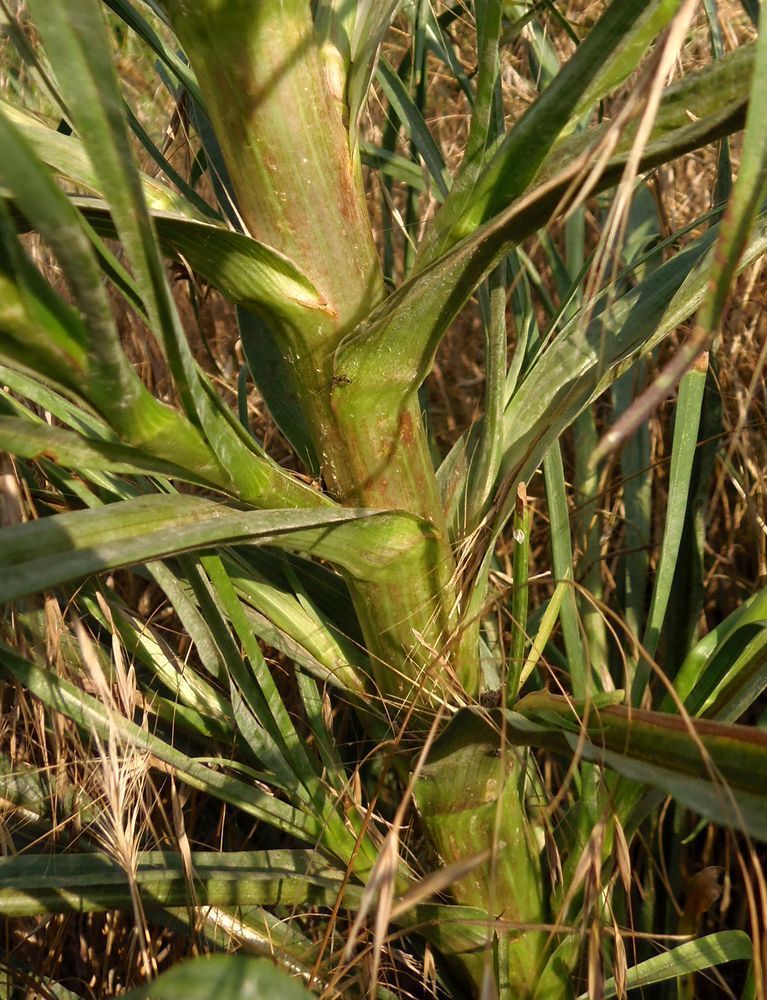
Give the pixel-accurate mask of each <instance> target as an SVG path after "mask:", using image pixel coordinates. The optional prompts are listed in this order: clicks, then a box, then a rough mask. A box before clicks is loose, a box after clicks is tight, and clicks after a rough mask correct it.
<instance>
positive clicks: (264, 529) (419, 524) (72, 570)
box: [0, 494, 434, 600]
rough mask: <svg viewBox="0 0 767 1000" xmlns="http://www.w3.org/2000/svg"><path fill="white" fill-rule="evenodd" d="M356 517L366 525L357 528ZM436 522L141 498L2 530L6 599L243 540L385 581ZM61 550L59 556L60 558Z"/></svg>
mask: <svg viewBox="0 0 767 1000" xmlns="http://www.w3.org/2000/svg"><path fill="white" fill-rule="evenodd" d="M353 525H357V526H358V527H356V528H354V529H352V526H353ZM433 533H434V529H433V528H432V526H431V525H429V524H427V523H426V522H424V521H421V520H420V519H419V518H417V517H415V516H413V515H409V514H405V513H386V512H380V511H368V510H355V509H353V508H345V509H343V510H323V511H310V510H276V511H240V510H236V509H234V508H230V507H226V506H225V505H223V504H217V503H214V502H212V501H210V500H206V499H203V498H202V497H194V496H189V495H186V494H172V495H167V494H166V495H157V496H141V497H138V498H136V499H133V500H126V501H123V502H121V503H118V504H107V505H106V506H104V507H100V508H98V509H96V510H79V511H73V512H70V513H67V514H57V515H55V516H52V517H46V518H41V519H39V520H37V521H33V522H30V523H28V524H22V525H17V526H14V527H11V528H7V529H5V530H4V531H3V533H2V538H0V567H7V568H10V567H13V573H12V574H7V575H6V577H5V579H3V580H0V600H13V599H14V598H16V597H20V596H22V595H24V594H29V593H33V592H34V591H38V590H43V589H46V588H50V587H54V586H57V585H58V584H60V583H64V582H65V581H67V580H73V579H77V578H78V577H82V576H87V575H89V574H91V573H98V572H102V571H105V570H109V569H116V568H118V567H121V566H129V565H132V564H135V563H144V562H147V561H148V560H153V559H163V558H166V557H167V556H170V555H176V554H177V553H180V552H189V551H193V550H195V549H201V548H206V547H208V546H211V545H217V544H222V545H231V544H234V543H237V542H247V543H248V544H269V545H277V546H279V547H280V548H286V549H287V550H288V551H297V552H299V553H300V554H302V555H311V556H316V557H317V558H320V559H327V560H328V561H329V562H332V563H334V564H335V565H338V566H341V567H343V568H344V569H345V570H347V571H348V572H349V573H351V574H352V575H353V576H355V577H356V578H358V579H360V580H367V581H371V582H375V581H379V580H385V579H386V577H387V573H388V572H397V571H400V572H401V567H402V564H403V561H405V560H407V558H408V557H409V556H410V555H411V554H412V555H415V556H416V557H420V555H421V553H422V551H423V548H424V546H429V545H430V544H431V542H432V539H433ZM54 557H56V558H54Z"/></svg>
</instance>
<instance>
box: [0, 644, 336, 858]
mask: <svg viewBox="0 0 767 1000" xmlns="http://www.w3.org/2000/svg"><path fill="white" fill-rule="evenodd" d="M0 663H1V664H2V668H3V670H4V671H6V672H7V673H8V674H10V675H11V677H13V678H14V679H15V680H17V681H18V682H19V683H20V684H22V685H23V686H24V687H25V688H27V689H28V690H29V691H30V692H31V693H32V694H33V695H34V696H35V697H36V698H39V699H40V701H42V702H43V704H45V705H47V706H48V707H49V708H52V709H55V710H56V711H57V712H61V714H62V715H65V716H67V718H69V719H71V720H72V721H73V722H74V723H75V724H76V725H77V726H78V728H80V729H82V730H83V731H84V732H85V733H86V734H87V733H96V734H98V735H99V736H100V737H101V738H102V739H108V738H109V735H110V732H114V733H115V734H116V735H117V737H118V738H119V739H120V740H121V741H122V742H124V743H126V744H127V745H129V746H132V747H135V748H136V749H137V750H139V751H143V752H145V753H146V754H148V755H150V756H151V757H155V758H156V759H157V760H159V761H162V763H163V764H165V765H167V766H168V767H170V768H172V769H173V770H174V772H175V773H176V774H177V775H178V777H179V778H181V779H182V780H183V781H185V782H186V783H187V784H189V785H191V786H192V787H193V788H198V789H201V790H202V791H204V792H206V793H207V794H208V795H211V796H213V797H214V798H217V799H220V800H221V801H223V802H228V803H229V804H230V805H233V806H236V807H237V808H238V809H241V810H242V811H243V812H245V813H247V814H248V815H250V816H253V817H254V818H256V819H259V820H262V821H263V822H264V823H268V824H269V825H271V826H274V827H276V828H277V829H279V830H282V831H283V832H284V833H288V834H290V835H291V836H294V837H297V838H298V839H299V840H302V841H304V842H309V843H312V842H315V841H316V840H317V838H318V837H319V835H320V833H321V828H320V823H319V820H318V819H317V818H316V817H314V816H312V815H310V814H307V813H304V812H302V811H301V810H300V809H297V808H295V807H294V806H291V805H289V804H288V803H286V802H283V801H281V800H280V799H277V798H275V797H274V796H273V795H270V794H268V793H267V792H264V791H263V790H262V789H260V788H258V787H256V786H253V785H248V784H246V783H245V782H243V781H240V780H239V779H237V778H231V777H229V776H228V775H226V774H222V773H221V772H220V771H217V770H215V769H214V768H212V767H207V766H205V765H203V764H198V763H197V762H196V761H195V760H193V759H192V758H190V757H187V756H186V754H183V753H181V752H180V751H179V750H176V749H175V748H174V747H172V746H170V745H169V744H168V743H165V742H164V741H163V740H161V739H159V738H158V737H156V736H154V735H152V734H151V733H149V732H147V731H146V730H145V729H143V728H142V727H141V726H137V725H135V724H134V723H133V722H131V721H129V720H128V719H125V718H123V717H122V716H118V715H116V714H115V713H114V712H109V711H107V709H105V708H104V706H103V705H102V704H101V702H100V701H98V700H97V699H96V698H94V697H92V696H91V695H89V694H86V693H85V692H84V691H81V690H79V689H78V688H76V687H74V685H72V684H70V683H69V682H68V681H65V680H62V679H61V678H60V677H57V676H56V675H55V674H53V673H51V671H49V670H45V669H43V668H42V667H39V666H37V665H36V664H33V663H30V662H28V661H27V660H24V659H23V658H22V657H20V656H19V655H18V654H17V653H15V652H14V651H13V650H11V649H9V648H8V647H7V646H5V645H0ZM221 763H222V766H225V764H226V761H225V760H223V759H222V762H221Z"/></svg>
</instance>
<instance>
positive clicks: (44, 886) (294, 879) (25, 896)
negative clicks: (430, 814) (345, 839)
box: [0, 850, 353, 916]
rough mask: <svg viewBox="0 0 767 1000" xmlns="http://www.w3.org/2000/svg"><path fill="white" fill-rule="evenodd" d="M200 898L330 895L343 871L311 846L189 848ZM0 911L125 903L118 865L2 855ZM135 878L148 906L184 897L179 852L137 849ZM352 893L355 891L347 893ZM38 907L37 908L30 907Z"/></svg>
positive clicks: (260, 900)
mask: <svg viewBox="0 0 767 1000" xmlns="http://www.w3.org/2000/svg"><path fill="white" fill-rule="evenodd" d="M191 858H192V866H193V870H194V873H195V893H196V895H197V897H198V902H199V904H200V905H203V906H204V905H210V906H235V905H240V906H248V905H263V904H267V903H275V902H277V901H278V900H282V901H283V902H284V903H285V904H286V905H288V906H290V905H294V904H305V903H310V904H311V903H312V902H313V901H314V902H317V903H321V902H324V901H328V900H329V901H331V902H334V901H335V898H334V895H333V894H334V893H335V894H336V896H337V894H338V892H339V891H340V889H341V886H342V882H343V878H344V871H343V870H339V869H337V868H335V867H333V866H332V865H330V864H328V862H327V861H325V860H324V859H323V858H322V857H321V856H320V855H318V854H317V853H316V852H314V851H302V850H292V851H291V850H282V851H280V850H278V851H242V852H238V851H235V852H228V853H219V852H216V851H206V852H202V851H195V852H193V853H192V856H191ZM0 870H2V889H0V912H2V913H3V914H4V915H8V916H11V915H13V916H20V915H22V914H34V913H44V912H54V913H55V912H60V913H61V912H72V911H74V912H97V911H99V910H105V909H112V908H124V907H129V906H130V886H129V883H128V878H127V876H126V874H125V872H124V870H123V869H122V868H120V867H119V866H118V865H116V864H115V863H114V861H113V860H112V859H110V858H109V857H107V856H105V855H103V854H94V853H88V854H58V855H55V854H53V855H52V854H44V855H39V854H38V855H35V854H22V855H17V856H15V857H8V858H3V859H2V860H0ZM136 881H137V884H138V887H139V892H140V894H141V897H142V899H143V900H144V902H145V903H146V904H147V905H154V906H155V907H156V906H162V907H173V906H185V905H187V904H188V903H189V882H188V880H187V879H186V876H185V873H184V865H183V861H182V858H181V855H180V854H178V853H174V852H171V851H146V852H142V853H140V854H139V858H138V868H137V871H136ZM352 894H353V893H352ZM35 907H37V909H35Z"/></svg>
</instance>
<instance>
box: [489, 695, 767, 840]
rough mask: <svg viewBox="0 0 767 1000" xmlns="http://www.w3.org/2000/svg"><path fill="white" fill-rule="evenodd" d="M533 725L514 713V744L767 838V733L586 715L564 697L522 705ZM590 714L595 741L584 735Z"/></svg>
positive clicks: (628, 715) (632, 715)
mask: <svg viewBox="0 0 767 1000" xmlns="http://www.w3.org/2000/svg"><path fill="white" fill-rule="evenodd" d="M516 710H517V712H521V713H524V715H525V716H526V717H527V718H526V722H527V724H528V726H529V724H530V723H531V722H533V723H535V726H536V728H535V730H528V731H527V733H525V730H526V729H527V727H526V726H522V727H521V728H520V727H518V726H517V720H516V719H514V718H511V717H510V716H509V715H508V713H507V716H506V720H505V722H506V725H507V727H508V733H507V735H508V738H509V739H510V740H511V741H514V740H515V739H518V738H521V739H522V741H523V742H528V741H530V742H532V744H533V745H544V746H549V747H550V749H554V750H557V749H558V750H559V751H560V752H564V753H566V754H567V755H568V756H569V755H570V754H573V753H580V754H582V755H583V757H584V759H586V760H588V761H592V762H594V763H596V764H601V765H603V766H605V767H608V768H610V769H611V770H615V771H617V772H618V773H619V774H622V775H624V777H627V778H630V779H632V781H633V782H635V783H638V784H639V785H640V786H641V785H652V786H653V787H655V788H659V789H660V790H661V791H663V792H665V793H666V794H667V795H671V796H672V797H674V798H676V799H678V800H679V801H680V802H682V803H683V804H684V805H686V806H687V807H688V808H690V809H692V810H694V811H695V812H698V813H700V814H701V815H703V816H706V817H707V818H709V819H711V820H713V821H714V822H715V823H719V824H722V825H725V826H732V827H734V828H736V829H739V830H743V831H745V832H747V833H749V834H750V835H751V836H752V837H755V838H756V839H758V840H762V841H763V840H767V733H765V732H763V731H761V730H757V729H754V728H753V727H751V726H739V725H732V724H725V723H721V722H712V721H709V720H701V719H690V718H684V719H683V718H680V717H679V716H676V715H665V714H663V713H661V712H648V711H643V710H640V709H636V708H630V709H628V708H625V707H623V706H618V705H612V706H609V707H606V708H600V709H596V708H594V707H592V708H591V709H590V710H589V711H588V712H584V706H575V705H574V703H573V702H572V701H571V700H569V699H565V698H560V697H558V696H555V695H549V694H547V693H545V692H539V693H536V694H533V695H527V697H526V698H523V699H522V701H521V702H518V703H517V705H516ZM576 710H577V711H579V712H580V714H581V715H582V716H583V717H584V723H583V724H585V727H586V733H587V736H588V738H587V739H586V740H585V741H584V740H583V736H582V723H581V720H580V718H579V716H578V714H576Z"/></svg>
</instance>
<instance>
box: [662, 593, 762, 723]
mask: <svg viewBox="0 0 767 1000" xmlns="http://www.w3.org/2000/svg"><path fill="white" fill-rule="evenodd" d="M764 621H767V588H762V589H761V590H758V591H757V592H756V593H755V594H752V595H751V597H749V598H748V600H746V601H744V602H743V603H742V604H741V605H740V607H739V608H737V609H736V610H735V611H733V612H732V614H730V615H728V617H727V618H725V620H724V621H723V622H720V623H719V625H717V626H715V627H714V628H713V629H711V631H710V632H708V633H707V635H705V636H704V637H703V638H702V639H701V640H700V641H699V642H698V643H697V644H696V645H695V647H694V648H693V649H692V650H691V651H690V653H689V654H688V656H687V658H686V659H685V661H684V663H683V664H682V666H681V667H680V669H679V672H678V674H677V675H676V677H675V678H674V689H675V690H676V693H677V696H678V697H679V698H680V699H681V700H682V702H683V703H685V704H686V703H687V699H688V698H689V697H690V696H691V694H692V693H693V692H694V691H695V688H696V686H697V685H698V684H699V683H700V682H701V679H702V678H704V677H705V674H706V672H707V671H709V669H710V665H711V664H712V663H713V660H714V657H715V656H716V655H717V654H718V653H719V652H720V651H721V650H722V649H724V648H725V645H726V644H727V643H728V641H729V640H730V638H731V637H732V636H734V635H735V633H736V632H737V630H738V629H740V628H743V627H745V626H750V625H752V624H754V623H756V624H761V623H762V622H764ZM673 704H674V703H673V700H672V699H671V697H670V695H667V696H666V698H665V699H664V701H663V702H661V706H660V709H661V711H663V712H671V711H673Z"/></svg>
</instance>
